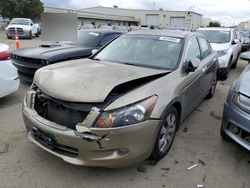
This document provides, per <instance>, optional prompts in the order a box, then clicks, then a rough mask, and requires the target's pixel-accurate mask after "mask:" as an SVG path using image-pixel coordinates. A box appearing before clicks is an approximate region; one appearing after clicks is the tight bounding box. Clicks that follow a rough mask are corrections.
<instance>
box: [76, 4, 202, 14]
mask: <svg viewBox="0 0 250 188" xmlns="http://www.w3.org/2000/svg"><path fill="white" fill-rule="evenodd" d="M95 8H102V9H106V10H112V9H116V10H131V11H154V12H191V13H193V14H197V15H200V16H202V14H200V13H197V12H194V11H189V10H185V11H184V10H153V9H128V8H119V7H117V8H114V7H104V6H95V7H88V8H81V9H78V10H80V11H88V10H90V11H91V9H95Z"/></svg>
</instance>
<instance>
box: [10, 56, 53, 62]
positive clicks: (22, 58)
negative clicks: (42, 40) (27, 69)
mask: <svg viewBox="0 0 250 188" xmlns="http://www.w3.org/2000/svg"><path fill="white" fill-rule="evenodd" d="M11 58H12V59H13V60H18V61H21V62H25V63H31V64H39V65H47V64H48V62H47V61H46V60H42V59H35V58H29V57H22V56H18V55H15V54H12V55H11Z"/></svg>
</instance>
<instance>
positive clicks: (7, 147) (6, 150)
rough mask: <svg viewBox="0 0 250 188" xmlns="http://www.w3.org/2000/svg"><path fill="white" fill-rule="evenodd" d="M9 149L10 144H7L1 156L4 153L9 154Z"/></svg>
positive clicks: (0, 152)
mask: <svg viewBox="0 0 250 188" xmlns="http://www.w3.org/2000/svg"><path fill="white" fill-rule="evenodd" d="M9 147H10V144H9V143H7V144H5V146H4V148H3V150H2V151H1V150H0V155H1V154H3V153H7V152H8V151H9Z"/></svg>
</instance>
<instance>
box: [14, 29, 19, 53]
mask: <svg viewBox="0 0 250 188" xmlns="http://www.w3.org/2000/svg"><path fill="white" fill-rule="evenodd" d="M15 40H16V49H19V48H20V46H19V38H18V34H17V29H16V31H15Z"/></svg>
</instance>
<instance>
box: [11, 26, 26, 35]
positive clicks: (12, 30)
mask: <svg viewBox="0 0 250 188" xmlns="http://www.w3.org/2000/svg"><path fill="white" fill-rule="evenodd" d="M16 30H17V33H18V35H23V34H24V32H23V29H22V28H15V27H10V28H9V29H8V32H9V34H15V33H16Z"/></svg>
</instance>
